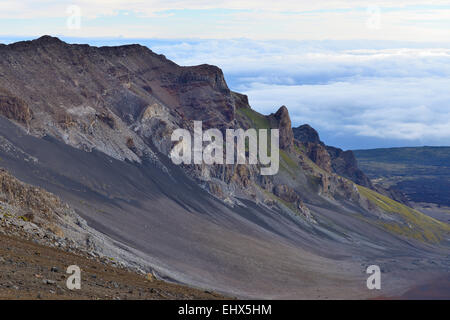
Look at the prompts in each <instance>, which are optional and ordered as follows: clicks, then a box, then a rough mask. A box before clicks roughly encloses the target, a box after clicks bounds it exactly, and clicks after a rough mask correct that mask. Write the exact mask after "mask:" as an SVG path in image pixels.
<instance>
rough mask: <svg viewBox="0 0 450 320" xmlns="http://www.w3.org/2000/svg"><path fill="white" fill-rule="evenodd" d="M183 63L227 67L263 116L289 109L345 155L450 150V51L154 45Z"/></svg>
mask: <svg viewBox="0 0 450 320" xmlns="http://www.w3.org/2000/svg"><path fill="white" fill-rule="evenodd" d="M149 46H150V47H151V48H152V49H153V50H154V51H156V52H159V53H163V54H165V55H166V56H167V57H168V58H170V59H173V60H174V61H176V62H177V63H179V64H182V65H196V64H201V63H209V64H214V65H218V66H220V67H221V68H222V69H223V71H224V73H225V76H226V79H227V82H228V84H229V86H230V88H231V89H232V90H235V91H238V92H242V93H245V94H247V95H248V96H249V100H250V104H251V105H252V107H253V108H254V109H256V110H258V111H260V112H263V113H271V112H275V111H276V110H277V108H278V107H279V106H281V105H286V106H287V107H288V109H289V111H290V113H291V118H292V121H293V125H294V126H297V125H301V124H304V123H309V124H310V125H312V126H313V127H315V128H316V129H318V130H319V132H320V134H321V137H322V139H323V140H324V141H325V142H326V143H329V144H334V145H337V146H340V147H343V148H345V149H357V148H372V147H389V146H403V145H408V146H414V145H450V47H449V46H448V45H447V46H444V45H442V44H432V43H429V44H420V43H400V42H382V41H378V42H377V41H375V42H374V41H370V42H369V41H251V40H246V39H238V40H220V41H219V40H202V41H186V40H185V41H183V40H180V41H167V42H165V41H159V42H150V43H149Z"/></svg>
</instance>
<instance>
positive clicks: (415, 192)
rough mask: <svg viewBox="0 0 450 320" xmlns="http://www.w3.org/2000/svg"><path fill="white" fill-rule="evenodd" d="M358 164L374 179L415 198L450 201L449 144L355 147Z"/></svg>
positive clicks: (438, 201)
mask: <svg viewBox="0 0 450 320" xmlns="http://www.w3.org/2000/svg"><path fill="white" fill-rule="evenodd" d="M354 154H355V156H356V158H357V160H358V163H359V167H360V168H361V169H362V170H363V171H364V172H365V173H366V174H367V175H368V176H369V177H370V178H371V179H372V180H374V181H375V182H377V183H379V184H381V185H383V186H392V187H393V188H395V189H398V190H400V191H402V192H404V193H405V194H406V195H407V197H408V198H409V199H410V200H411V201H414V202H428V203H436V204H440V205H447V206H448V205H450V147H417V148H390V149H372V150H355V151H354Z"/></svg>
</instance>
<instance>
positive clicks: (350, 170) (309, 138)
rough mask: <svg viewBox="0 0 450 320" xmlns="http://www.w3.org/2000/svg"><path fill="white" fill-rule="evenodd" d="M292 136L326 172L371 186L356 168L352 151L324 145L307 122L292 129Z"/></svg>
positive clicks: (362, 173) (367, 179) (368, 180)
mask: <svg viewBox="0 0 450 320" xmlns="http://www.w3.org/2000/svg"><path fill="white" fill-rule="evenodd" d="M293 132H294V137H295V139H297V140H298V141H299V142H300V143H302V144H303V145H304V147H305V148H306V152H307V154H308V156H309V157H310V158H311V160H313V161H314V162H315V163H316V164H317V165H318V166H319V167H321V168H323V169H324V170H325V171H327V172H334V173H336V174H338V175H340V176H343V177H346V178H348V179H350V180H352V181H354V182H355V183H357V184H359V185H362V186H365V187H369V188H373V186H372V183H371V182H370V179H369V178H368V177H367V176H366V175H365V174H364V172H362V171H361V170H360V169H359V168H358V164H357V161H356V158H355V155H354V154H353V152H352V151H350V150H349V151H343V150H342V149H339V148H335V147H330V146H326V145H325V144H324V143H323V142H322V141H321V140H320V138H319V134H318V133H317V131H316V130H314V129H313V128H312V127H311V126H309V125H308V124H305V125H302V126H299V127H297V128H294V129H293Z"/></svg>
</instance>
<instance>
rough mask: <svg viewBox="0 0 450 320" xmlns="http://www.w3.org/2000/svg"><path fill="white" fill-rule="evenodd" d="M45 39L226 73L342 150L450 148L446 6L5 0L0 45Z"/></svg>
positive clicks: (340, 1) (261, 104) (449, 7)
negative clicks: (132, 47) (123, 49)
mask: <svg viewBox="0 0 450 320" xmlns="http://www.w3.org/2000/svg"><path fill="white" fill-rule="evenodd" d="M430 4H432V5H430ZM78 14H79V15H78ZM78 22H79V24H78ZM43 34H51V35H55V36H59V37H61V38H62V39H64V40H66V41H68V42H77V43H90V44H93V45H118V44H125V43H141V44H143V45H146V46H148V47H150V48H151V49H152V50H154V51H155V52H157V53H162V54H165V55H166V56H167V57H168V58H170V59H172V60H174V61H175V62H177V63H178V64H181V65H195V64H201V63H209V64H215V65H218V66H219V67H221V68H222V69H223V71H224V73H225V77H226V79H227V82H228V84H229V86H230V88H231V89H233V90H235V91H239V92H242V93H246V94H247V95H248V96H249V99H250V103H251V105H252V107H253V108H254V109H256V110H258V111H260V112H263V113H271V112H274V111H276V109H277V108H278V107H279V106H281V105H286V106H287V107H288V109H289V111H290V113H291V117H292V121H293V124H294V125H300V124H303V123H309V124H311V125H312V126H313V127H315V128H317V129H318V130H319V132H320V134H321V137H322V139H323V140H324V141H325V142H326V143H328V144H331V145H336V146H339V147H342V148H344V149H355V148H372V147H390V146H415V145H450V90H448V88H450V42H449V40H450V1H439V0H437V1H432V2H430V1H415V0H411V1H402V0H396V1H387V0H379V1H377V0H375V1H370V2H369V1H360V0H345V1H344V0H327V1H325V0H318V1H314V2H311V1H298V0H296V1H294V0H292V1H291V0H282V1H277V2H273V1H265V0H259V1H256V0H248V1H245V2H242V1H214V2H211V1H203V0H185V1H182V0H172V1H171V0H169V1H167V0H166V1H158V0H150V1H144V0H131V1H122V0H113V1H106V0H90V1H84V0H83V1H50V0H45V1H29V0H23V1H21V2H17V1H12V0H1V1H0V42H3V43H9V42H13V41H17V40H23V39H33V38H35V37H38V36H41V35H43Z"/></svg>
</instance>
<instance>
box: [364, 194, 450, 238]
mask: <svg viewBox="0 0 450 320" xmlns="http://www.w3.org/2000/svg"><path fill="white" fill-rule="evenodd" d="M357 187H358V190H359V192H360V193H361V195H363V196H364V197H366V198H367V199H368V200H369V201H370V202H371V203H372V204H373V205H375V206H377V207H378V208H380V209H382V210H383V211H385V212H387V213H394V214H398V215H400V216H401V217H402V219H403V220H404V222H405V224H399V223H397V222H394V223H388V222H383V223H381V224H380V225H381V226H382V227H383V228H385V229H386V230H388V231H389V232H392V233H394V234H397V235H401V236H406V237H408V238H413V239H417V240H421V241H424V242H430V243H437V242H440V241H441V240H442V239H444V237H445V236H446V235H448V233H449V232H450V225H448V224H446V223H444V222H440V221H438V220H436V219H433V218H431V217H429V216H427V215H425V214H423V213H421V212H419V211H417V210H415V209H412V208H409V207H407V206H405V205H403V204H401V203H399V202H397V201H394V200H392V199H390V198H388V197H386V196H383V195H381V194H379V193H377V192H375V191H373V190H370V189H368V188H365V187H362V186H357Z"/></svg>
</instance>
